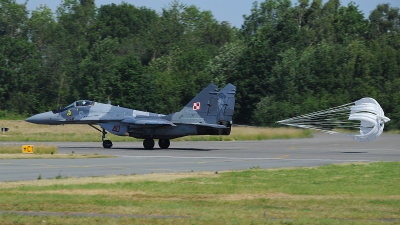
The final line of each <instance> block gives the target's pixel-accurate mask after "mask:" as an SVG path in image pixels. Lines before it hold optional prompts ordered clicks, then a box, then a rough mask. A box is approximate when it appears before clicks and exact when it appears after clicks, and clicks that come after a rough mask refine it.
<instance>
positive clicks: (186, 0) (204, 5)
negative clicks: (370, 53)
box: [16, 0, 400, 28]
mask: <svg viewBox="0 0 400 225" xmlns="http://www.w3.org/2000/svg"><path fill="white" fill-rule="evenodd" d="M16 1H17V3H24V2H25V1H26V0H16ZM172 1H173V0H125V1H124V2H127V3H129V4H132V5H134V6H136V7H140V6H145V7H147V8H151V9H154V10H156V11H157V12H161V8H163V7H165V6H168V5H169V3H170V2H172ZM254 1H255V0H180V1H179V2H180V3H183V4H187V5H196V6H197V7H199V8H200V10H210V11H211V12H212V14H213V15H214V17H215V18H216V19H217V20H218V21H220V22H221V21H228V22H229V23H230V24H231V25H232V26H236V27H238V28H240V27H241V26H242V24H243V15H244V14H246V15H249V14H250V9H251V8H252V6H253V2H254ZM262 1H263V0H259V1H258V2H262ZM351 1H353V2H355V3H356V5H359V9H360V10H361V11H362V12H364V16H365V17H366V18H368V16H369V14H370V12H371V11H372V10H373V9H375V7H376V6H377V5H378V4H381V3H389V4H390V5H391V6H392V7H398V8H400V0H341V4H342V5H345V6H347V4H348V3H349V2H351ZM121 2H122V0H95V3H96V5H97V7H100V6H101V5H108V4H111V3H115V4H120V3H121ZM292 2H294V3H297V2H298V1H297V0H292ZM310 2H312V0H310ZM324 2H326V0H324ZM60 3H61V0H28V4H27V8H28V10H34V9H36V8H37V7H39V6H40V5H41V4H42V5H47V6H48V7H50V8H51V9H52V11H53V12H55V10H56V8H57V6H58V5H60Z"/></svg>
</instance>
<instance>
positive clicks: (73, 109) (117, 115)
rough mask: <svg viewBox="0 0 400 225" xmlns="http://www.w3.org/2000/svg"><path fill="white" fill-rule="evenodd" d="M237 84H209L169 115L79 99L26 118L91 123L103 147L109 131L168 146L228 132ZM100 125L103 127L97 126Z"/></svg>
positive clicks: (151, 145) (41, 121)
mask: <svg viewBox="0 0 400 225" xmlns="http://www.w3.org/2000/svg"><path fill="white" fill-rule="evenodd" d="M235 94H236V87H235V86H234V85H232V84H228V85H226V86H225V87H224V88H223V89H221V90H220V91H218V88H217V86H216V85H214V84H209V85H208V86H207V87H206V88H205V89H203V90H202V91H201V92H200V93H199V94H198V95H197V96H196V97H194V98H193V99H192V100H191V101H190V102H189V103H188V104H187V105H186V106H185V107H183V109H182V110H181V111H179V112H176V113H172V114H169V115H162V114H157V113H150V112H144V111H139V110H133V109H128V108H123V107H119V106H113V105H111V104H103V103H99V102H94V101H88V100H79V101H76V102H74V103H72V104H70V105H68V106H66V107H62V108H58V109H55V110H52V111H49V112H45V113H40V114H37V115H34V116H32V117H29V118H27V119H26V121H27V122H31V123H35V124H49V125H60V124H88V125H89V126H91V127H93V128H94V129H96V130H98V131H100V132H101V133H102V141H103V147H104V148H111V147H112V145H113V144H112V142H111V141H110V140H108V139H106V134H107V131H108V132H110V133H112V134H115V135H119V136H130V137H135V138H141V139H144V140H143V147H144V148H145V149H153V148H154V139H158V145H159V146H160V148H163V149H166V148H168V147H169V145H170V139H174V138H178V137H183V136H187V135H229V134H230V132H231V125H232V116H233V112H234V107H235ZM95 125H98V126H100V127H101V129H100V128H98V127H97V126H95Z"/></svg>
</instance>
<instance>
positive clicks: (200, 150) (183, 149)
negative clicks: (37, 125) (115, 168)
mask: <svg viewBox="0 0 400 225" xmlns="http://www.w3.org/2000/svg"><path fill="white" fill-rule="evenodd" d="M61 148H62V149H99V148H100V147H87V146H85V147H83V146H82V147H79V146H76V147H61ZM101 150H104V151H112V150H133V151H150V152H151V151H172V150H175V151H199V152H209V151H214V150H218V149H201V148H168V149H161V148H154V149H151V150H145V149H143V148H122V147H117V148H115V147H114V148H110V149H103V148H102V149H101Z"/></svg>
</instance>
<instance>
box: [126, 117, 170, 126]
mask: <svg viewBox="0 0 400 225" xmlns="http://www.w3.org/2000/svg"><path fill="white" fill-rule="evenodd" d="M121 122H122V123H128V124H132V125H155V126H160V125H170V126H176V125H175V124H174V123H172V122H171V121H168V120H165V119H161V118H125V119H123V120H122V121H121Z"/></svg>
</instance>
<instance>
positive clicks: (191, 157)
mask: <svg viewBox="0 0 400 225" xmlns="http://www.w3.org/2000/svg"><path fill="white" fill-rule="evenodd" d="M115 156H117V157H121V158H165V159H168V158H169V159H225V160H227V159H228V160H289V161H297V160H298V161H309V160H310V161H332V162H376V160H356V159H288V158H234V157H195V156H129V155H115Z"/></svg>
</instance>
